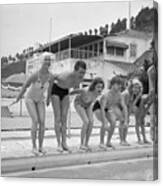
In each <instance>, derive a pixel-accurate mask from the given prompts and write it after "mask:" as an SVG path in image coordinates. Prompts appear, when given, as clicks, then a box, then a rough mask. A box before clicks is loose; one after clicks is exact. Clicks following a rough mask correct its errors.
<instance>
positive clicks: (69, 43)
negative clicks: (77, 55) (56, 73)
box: [68, 36, 71, 58]
mask: <svg viewBox="0 0 163 186" xmlns="http://www.w3.org/2000/svg"><path fill="white" fill-rule="evenodd" d="M68 48H69V58H71V36H70V37H69V40H68Z"/></svg>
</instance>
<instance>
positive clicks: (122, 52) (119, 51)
mask: <svg viewBox="0 0 163 186" xmlns="http://www.w3.org/2000/svg"><path fill="white" fill-rule="evenodd" d="M116 56H124V49H123V48H116Z"/></svg>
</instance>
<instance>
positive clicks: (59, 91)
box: [51, 83, 69, 101]
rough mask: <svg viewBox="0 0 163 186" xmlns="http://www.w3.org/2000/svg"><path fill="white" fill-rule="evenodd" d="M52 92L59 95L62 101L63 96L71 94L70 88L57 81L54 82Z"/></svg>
mask: <svg viewBox="0 0 163 186" xmlns="http://www.w3.org/2000/svg"><path fill="white" fill-rule="evenodd" d="M51 94H52V95H57V96H58V97H59V99H60V101H62V100H63V98H64V97H65V96H67V95H68V94H69V89H67V88H65V89H64V88H61V87H59V86H58V85H57V84H56V83H53V87H52V92H51Z"/></svg>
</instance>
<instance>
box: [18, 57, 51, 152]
mask: <svg viewBox="0 0 163 186" xmlns="http://www.w3.org/2000/svg"><path fill="white" fill-rule="evenodd" d="M50 65H51V58H50V55H49V54H46V55H44V56H43V64H42V66H41V68H40V70H39V71H37V72H35V73H34V74H32V75H31V76H30V77H29V78H28V79H27V81H26V82H25V84H24V85H23V87H22V89H21V91H20V93H19V95H18V97H17V99H16V101H15V103H17V102H18V101H19V100H20V99H21V98H22V97H23V95H24V93H25V92H26V89H27V88H29V89H28V91H27V93H26V95H25V104H26V107H27V110H28V113H29V116H30V117H31V119H32V127H31V138H32V146H33V150H32V152H33V153H34V154H35V155H39V154H40V153H42V154H43V153H45V151H44V150H43V148H42V146H43V139H44V131H45V96H44V93H45V91H46V90H47V89H48V85H49V83H48V81H49V79H50V77H51V75H50V73H49V67H50ZM37 128H39V131H38V141H39V147H38V149H37V145H36V138H37Z"/></svg>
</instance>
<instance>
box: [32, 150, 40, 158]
mask: <svg viewBox="0 0 163 186" xmlns="http://www.w3.org/2000/svg"><path fill="white" fill-rule="evenodd" d="M32 153H33V154H34V155H35V156H38V155H39V152H38V150H37V149H36V148H33V149H32Z"/></svg>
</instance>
